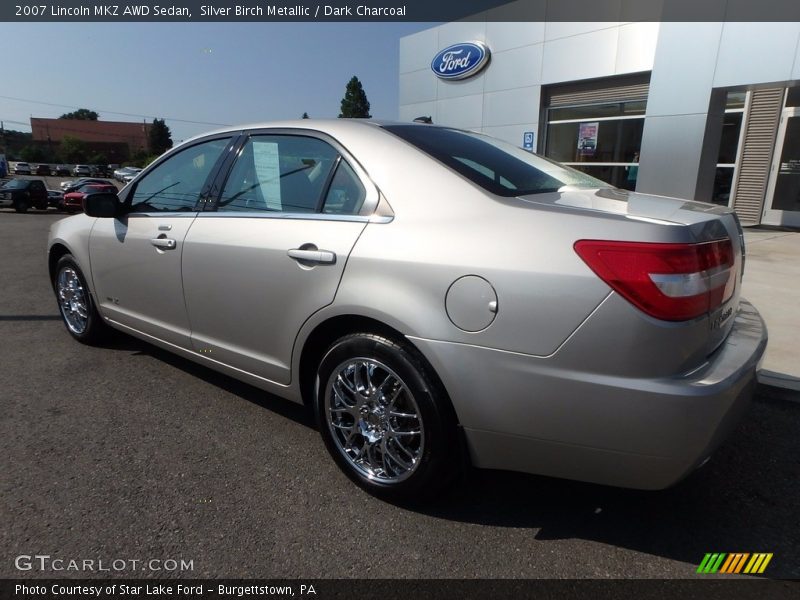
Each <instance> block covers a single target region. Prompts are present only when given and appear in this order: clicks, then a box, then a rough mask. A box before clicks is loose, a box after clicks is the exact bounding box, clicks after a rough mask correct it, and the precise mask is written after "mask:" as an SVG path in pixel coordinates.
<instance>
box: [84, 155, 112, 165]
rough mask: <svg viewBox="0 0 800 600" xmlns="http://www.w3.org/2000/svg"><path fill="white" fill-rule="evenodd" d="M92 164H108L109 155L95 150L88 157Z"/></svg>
mask: <svg viewBox="0 0 800 600" xmlns="http://www.w3.org/2000/svg"><path fill="white" fill-rule="evenodd" d="M86 162H88V163H89V164H90V165H107V164H108V157H107V156H106V155H105V154H104V153H103V152H93V153H92V154H91V155H90V156H89V158H88V159H86Z"/></svg>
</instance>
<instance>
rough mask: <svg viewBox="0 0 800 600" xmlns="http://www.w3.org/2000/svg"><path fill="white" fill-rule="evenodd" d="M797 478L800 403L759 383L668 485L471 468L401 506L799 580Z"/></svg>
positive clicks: (248, 395) (301, 417)
mask: <svg viewBox="0 0 800 600" xmlns="http://www.w3.org/2000/svg"><path fill="white" fill-rule="evenodd" d="M115 340H116V341H115V342H114V345H113V346H109V347H113V348H116V349H118V350H125V351H132V352H134V353H136V354H139V353H141V354H147V355H151V356H154V357H156V358H158V359H159V360H162V361H164V362H166V363H168V364H170V365H172V366H174V367H176V368H179V369H181V370H183V371H185V372H188V373H190V374H192V375H194V376H196V377H199V378H200V379H202V380H204V381H206V382H208V383H210V384H212V385H215V386H217V387H219V388H221V389H224V390H225V391H227V392H229V393H232V394H235V395H237V396H239V397H241V398H243V399H245V400H247V401H249V402H252V403H254V404H256V405H258V406H261V407H263V408H266V409H268V410H271V411H273V412H275V413H278V414H280V415H281V416H284V417H287V418H289V419H292V420H293V421H295V422H297V423H300V424H303V425H306V426H308V427H311V428H314V427H315V425H314V420H313V417H312V415H311V414H310V411H308V410H307V409H306V408H305V407H303V406H300V405H297V404H295V403H293V402H290V401H288V400H284V399H282V398H278V397H276V396H273V395H270V394H267V393H265V392H263V391H261V390H259V389H257V388H254V387H252V386H250V385H247V384H244V383H241V382H239V381H237V380H235V379H232V378H230V377H227V376H226V375H222V374H219V373H217V372H215V371H212V370H210V369H208V368H205V367H203V366H200V365H197V364H195V363H192V362H191V361H188V360H186V359H183V358H181V357H178V356H176V355H173V354H170V353H168V352H166V351H163V350H160V349H159V348H156V347H154V346H151V345H149V344H146V343H144V342H140V341H138V340H136V339H134V338H130V337H128V336H121V335H120V336H115ZM789 394H791V392H790V393H789ZM798 474H800V403H798V402H797V401H796V398H794V396H791V395H789V396H787V395H786V391H785V390H776V389H775V388H770V387H767V386H761V385H760V386H759V387H758V390H757V400H756V402H754V404H753V406H752V407H751V408H750V410H749V412H748V413H747V414H746V416H745V417H744V420H743V422H742V423H741V424H740V426H739V428H738V429H737V430H736V431H735V432H734V434H733V435H732V436H731V437H730V438H729V439H728V441H727V442H726V443H725V444H723V446H722V447H721V448H720V449H719V450H718V451H717V452H716V454H715V455H714V456H713V457H712V459H711V460H710V461H709V463H708V464H707V465H706V466H705V467H704V468H702V469H700V470H698V471H696V472H695V473H693V474H691V475H690V476H689V477H688V478H686V479H685V480H684V481H682V482H680V483H678V484H677V485H675V486H674V487H672V488H670V489H667V490H663V491H656V492H645V491H637V490H625V489H619V488H611V487H605V486H600V485H594V484H587V483H580V482H573V481H567V480H561V479H554V478H548V477H539V476H534V475H526V474H520V473H511V472H503V471H479V470H475V469H473V470H472V471H471V472H470V473H469V475H468V477H467V479H466V481H465V482H464V483H463V484H462V485H461V486H460V487H459V488H458V489H457V490H455V491H453V493H451V494H447V495H445V496H444V497H443V498H441V499H440V500H439V501H437V502H436V503H434V504H433V505H428V506H425V507H419V506H417V507H402V508H404V509H409V510H413V511H416V512H419V513H422V514H426V515H428V516H432V517H436V518H440V519H447V520H451V521H457V522H464V523H473V524H478V525H488V526H492V527H510V528H528V529H531V530H536V532H535V534H534V535H535V537H536V538H537V539H539V540H548V539H571V538H577V539H584V540H591V541H596V542H600V543H603V544H608V545H610V546H620V547H623V548H629V549H632V550H636V551H639V552H644V553H648V554H653V555H657V556H661V557H665V558H669V559H673V560H677V561H681V562H687V563H690V564H699V563H700V561H701V560H702V559H703V556H704V555H705V553H707V552H750V553H754V552H772V553H774V558H773V560H772V562H771V563H770V566H769V568H768V571H767V572H766V575H767V576H770V577H776V578H798V577H800V560H798V557H800V519H798V513H797V506H798V504H797V502H798V498H800V477H798ZM690 575H691V572H687V576H690ZM641 576H642V577H657V576H658V574H653V573H642V574H641Z"/></svg>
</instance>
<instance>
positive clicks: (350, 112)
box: [339, 75, 372, 119]
mask: <svg viewBox="0 0 800 600" xmlns="http://www.w3.org/2000/svg"><path fill="white" fill-rule="evenodd" d="M341 110H342V112H341V113H339V118H340V119H341V118H349V119H371V118H372V115H370V114H369V100H367V94H366V93H365V92H364V87H363V86H362V85H361V82H360V81H359V80H358V77H356V76H355V75H353V77H352V78H351V79H350V81H349V82H347V88H346V89H345V92H344V98H342V109H341Z"/></svg>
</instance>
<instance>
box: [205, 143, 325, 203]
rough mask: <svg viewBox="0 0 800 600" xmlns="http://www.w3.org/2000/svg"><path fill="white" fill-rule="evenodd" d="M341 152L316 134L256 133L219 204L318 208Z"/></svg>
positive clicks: (234, 168) (241, 154) (234, 167)
mask: <svg viewBox="0 0 800 600" xmlns="http://www.w3.org/2000/svg"><path fill="white" fill-rule="evenodd" d="M338 156H339V154H338V152H337V151H336V150H335V149H334V148H333V147H332V146H330V145H329V144H327V143H326V142H323V141H322V140H319V139H316V138H312V137H304V136H291V135H257V136H253V137H251V138H250V139H249V140H248V141H247V143H246V144H245V146H244V147H243V148H242V150H241V152H240V154H239V157H238V158H237V159H236V163H235V164H234V166H233V169H232V170H231V173H230V175H229V176H228V179H227V181H226V182H225V187H224V189H223V191H222V196H221V197H220V201H219V204H218V207H217V210H218V211H230V212H288V213H313V212H317V210H318V208H319V204H320V199H321V198H322V194H323V193H324V192H325V188H326V185H327V184H328V182H329V179H330V173H331V170H332V169H333V168H334V166H335V165H336V159H337V158H338Z"/></svg>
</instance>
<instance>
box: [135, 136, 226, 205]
mask: <svg viewBox="0 0 800 600" xmlns="http://www.w3.org/2000/svg"><path fill="white" fill-rule="evenodd" d="M228 142H229V140H228V139H221V140H210V141H208V142H202V143H200V144H196V145H194V146H190V147H189V148H186V149H185V150H182V151H180V152H178V153H177V154H174V155H172V156H170V157H169V158H168V159H167V160H165V161H164V162H163V163H161V164H160V165H158V166H157V167H156V168H155V169H153V170H152V171H150V172H149V173H148V174H147V175H145V176H144V177H142V178H141V179H139V180H138V183H137V184H136V190H135V191H134V194H133V199H132V200H131V210H132V212H168V211H169V212H171V211H190V210H195V206H196V204H197V202H198V200H200V194H201V193H202V191H203V186H204V185H205V182H206V180H207V179H208V176H209V174H210V173H211V170H212V169H213V168H214V164H215V163H216V162H217V160H218V159H219V157H220V156H221V155H222V152H223V150H225V148H226V146H227V145H228Z"/></svg>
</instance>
